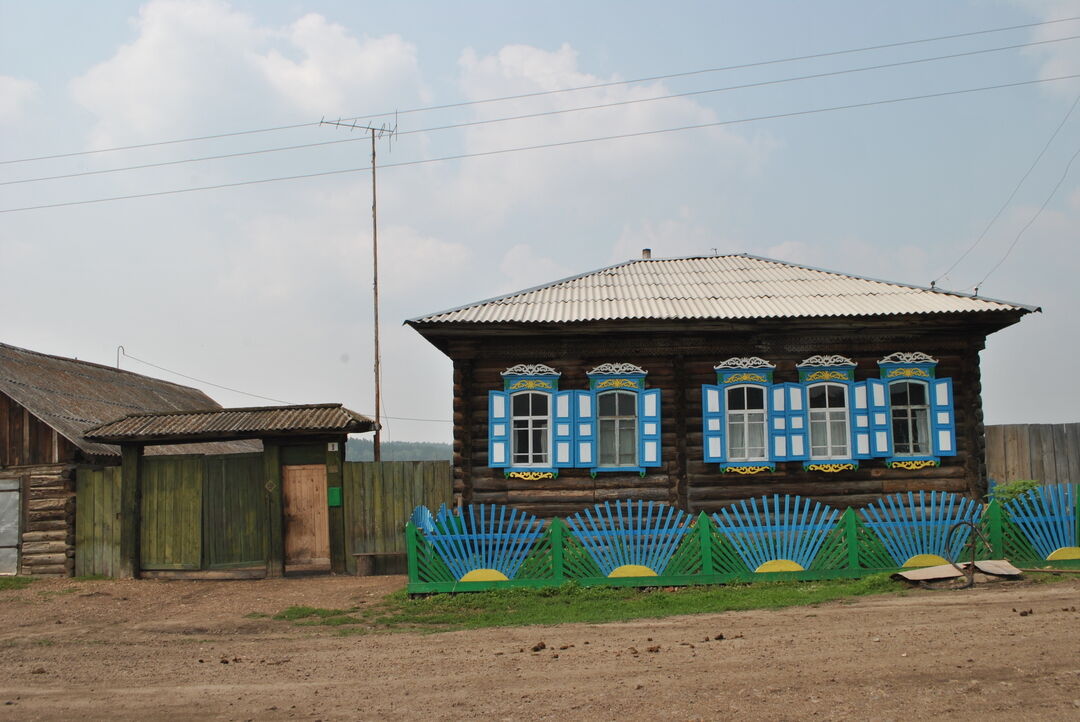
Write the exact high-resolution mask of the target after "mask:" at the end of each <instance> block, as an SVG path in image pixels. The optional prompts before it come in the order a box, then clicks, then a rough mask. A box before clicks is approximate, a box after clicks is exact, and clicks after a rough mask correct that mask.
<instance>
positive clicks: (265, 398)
mask: <svg viewBox="0 0 1080 722" xmlns="http://www.w3.org/2000/svg"><path fill="white" fill-rule="evenodd" d="M120 354H121V355H122V356H123V357H124V358H129V359H131V360H132V361H138V362H139V363H141V364H146V365H147V366H151V367H153V368H156V369H157V370H158V371H164V372H166V373H170V374H173V375H174V376H179V377H181V378H185V379H187V380H189V381H195V382H196V383H200V384H205V385H206V386H213V387H214V388H216V389H222V390H224V391H231V392H232V393H234V394H240V395H242V396H250V397H251V398H253V399H262V400H263V401H273V402H274V403H276V404H285V405H286V406H297V405H298V404H296V403H294V402H292V401H283V400H281V399H274V398H271V397H269V396H260V395H259V394H252V393H249V392H247V391H241V390H240V389H234V388H232V387H231V386H222V385H221V384H215V383H214V382H213V381H207V380H205V379H198V378H195V377H194V376H188V375H187V374H182V373H180V372H179V371H173V370H172V369H167V368H165V367H164V366H158V365H157V364H155V363H150V362H149V361H144V360H143V359H141V358H138V357H136V356H132V355H131V354H129V353H128V352H127V351H120ZM383 418H387V419H396V420H398V421H431V422H434V423H439V424H452V423H454V422H453V421H452V420H450V419H418V418H412V417H408V416H384V417H383Z"/></svg>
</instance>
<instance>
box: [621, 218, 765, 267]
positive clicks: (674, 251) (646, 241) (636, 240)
mask: <svg viewBox="0 0 1080 722" xmlns="http://www.w3.org/2000/svg"><path fill="white" fill-rule="evenodd" d="M645 248H648V249H649V250H650V251H652V257H653V258H680V257H684V256H709V255H714V251H715V253H717V254H725V253H739V252H740V251H742V250H744V249H743V248H742V247H741V246H740V243H739V242H738V241H733V240H725V239H722V238H718V237H717V235H716V233H715V232H714V231H713V229H711V228H709V227H708V226H707V225H706V224H704V223H702V222H700V221H698V220H697V219H695V217H694V213H693V211H692V210H691V209H690V208H689V207H688V206H683V207H682V208H680V209H679V210H678V215H677V216H676V217H675V218H667V219H663V220H660V221H652V220H644V221H641V222H639V223H635V224H626V225H624V226H623V229H622V234H621V235H620V236H619V239H618V240H617V241H616V242H615V245H614V246H613V248H612V253H611V262H612V263H619V262H621V261H625V260H628V259H631V258H637V257H640V255H641V252H642V250H643V249H645Z"/></svg>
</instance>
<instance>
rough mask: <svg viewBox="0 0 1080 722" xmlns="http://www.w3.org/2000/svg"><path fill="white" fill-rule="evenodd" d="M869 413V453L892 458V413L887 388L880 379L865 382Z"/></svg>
mask: <svg viewBox="0 0 1080 722" xmlns="http://www.w3.org/2000/svg"><path fill="white" fill-rule="evenodd" d="M866 397H867V401H868V402H869V412H870V451H871V453H872V455H873V456H876V457H885V456H892V423H891V421H892V411H891V410H890V409H889V386H888V384H886V383H885V382H884V381H882V380H881V379H867V380H866Z"/></svg>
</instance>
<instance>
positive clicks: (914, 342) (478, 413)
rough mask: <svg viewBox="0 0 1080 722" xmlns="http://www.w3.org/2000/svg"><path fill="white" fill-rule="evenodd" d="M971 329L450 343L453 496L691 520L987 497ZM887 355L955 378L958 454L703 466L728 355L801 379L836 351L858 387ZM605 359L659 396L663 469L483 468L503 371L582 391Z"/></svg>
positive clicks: (894, 326)
mask: <svg viewBox="0 0 1080 722" xmlns="http://www.w3.org/2000/svg"><path fill="white" fill-rule="evenodd" d="M984 339H985V333H984V332H982V331H980V330H978V329H966V330H964V329H957V328H952V329H940V330H938V331H935V332H932V333H914V332H912V331H911V330H910V326H909V327H908V328H904V326H903V324H901V323H897V322H892V323H890V324H885V325H883V327H869V328H867V327H863V328H859V329H854V328H852V329H844V328H840V327H837V328H834V329H827V330H819V331H814V330H810V329H805V328H804V329H800V328H797V327H793V328H791V329H790V331H788V332H787V333H784V332H782V331H778V330H776V329H772V330H770V331H769V332H757V333H755V332H753V331H752V330H745V331H741V332H740V331H736V332H725V331H715V332H709V331H697V332H695V331H688V332H679V331H672V332H665V333H655V332H654V333H640V332H636V333H628V332H625V331H620V330H618V329H617V327H615V326H614V325H611V326H609V327H608V328H606V329H603V328H597V329H593V332H592V333H558V334H555V333H544V334H536V335H530V336H522V335H513V334H509V333H506V334H502V335H499V336H491V337H482V336H481V337H478V336H473V337H472V338H470V339H467V340H466V339H461V340H448V341H447V342H446V343H445V346H444V347H445V349H446V351H447V353H448V355H450V356H451V358H453V359H454V360H455V361H454V387H453V388H454V424H455V433H454V489H455V493H456V494H458V495H461V496H462V497H463V500H464V501H465V502H467V503H469V502H474V503H497V504H508V505H511V506H514V507H517V508H519V509H522V510H525V511H529V512H531V513H534V514H537V515H540V516H543V517H551V516H556V515H565V514H570V513H574V512H576V511H578V510H580V509H582V508H584V507H587V506H590V505H592V504H594V503H597V502H602V501H605V500H615V499H626V498H632V499H654V500H657V501H664V502H668V503H672V504H677V505H678V506H680V507H681V508H684V509H686V510H688V511H690V512H698V511H712V510H714V509H718V508H720V507H722V506H724V505H726V504H730V503H732V502H734V501H736V500H738V499H744V498H747V497H751V496H757V495H761V494H771V493H780V494H785V493H787V494H801V495H803V496H808V497H811V498H814V499H817V500H820V501H823V502H826V503H829V504H833V505H837V506H841V507H842V506H863V505H866V504H868V503H871V502H873V501H874V500H876V499H878V498H880V496H882V495H883V494H889V493H893V492H897V491H908V490H919V489H925V490H940V491H952V492H959V493H965V494H969V495H972V496H979V495H981V494H983V493H985V488H984V486H985V466H984V454H983V451H984V449H983V424H982V406H981V381H980V373H979V351H980V350H981V349H982V347H983V344H984ZM895 351H922V352H925V353H928V354H930V355H931V356H934V357H935V358H937V359H938V361H939V363H938V367H937V373H938V376H940V377H950V378H952V379H953V382H954V390H955V401H954V404H955V413H956V426H957V447H958V454H957V455H956V456H953V457H946V458H944V459H943V460H942V466H940V467H938V468H931V469H923V470H919V471H907V470H903V469H895V470H894V469H888V468H886V467H885V465H884V462H883V460H881V459H872V460H865V461H862V462H861V464H860V468H859V469H858V470H857V471H845V472H840V473H834V474H828V473H823V472H807V471H804V470H803V469H802V463H801V462H789V463H780V464H778V465H777V470H776V472H775V473H771V474H770V473H766V474H758V475H754V476H739V475H734V474H726V475H725V474H722V473H720V471H719V468H718V466H717V465H716V464H706V463H705V462H704V461H703V458H704V457H703V449H702V443H703V438H702V410H701V385H702V384H706V383H715V379H716V375H715V372H714V370H713V366H714V365H716V364H717V363H720V362H721V361H724V360H725V359H728V358H730V357H732V356H760V357H762V358H764V359H766V360H768V361H770V362H772V363H774V364H776V366H777V368H776V371H775V380H776V381H777V382H781V381H797V380H798V378H797V373H796V369H795V364H796V363H798V362H800V361H802V360H803V359H805V358H807V357H809V356H811V355H814V354H841V355H844V356H848V357H850V358H851V359H852V360H854V361H856V362H857V363H858V366H857V368H856V380H863V379H866V378H870V377H874V378H877V377H878V376H879V371H878V365H877V361H878V360H879V359H881V358H882V357H884V356H886V355H888V354H890V353H893V352H895ZM604 362H629V363H632V364H636V365H638V366H640V367H642V368H643V369H645V370H646V371H648V376H647V386H648V387H650V388H657V387H659V388H661V389H662V390H663V391H662V414H663V415H662V434H663V437H662V442H663V457H662V458H663V462H664V464H663V466H662V467H658V468H657V469H655V470H651V471H650V473H648V474H646V476H644V477H641V476H639V475H638V474H637V473H632V474H628V475H623V474H617V473H600V474H598V475H597V477H596V478H595V479H593V478H591V477H590V474H589V472H588V470H587V469H561V470H560V472H559V476H558V478H557V479H554V480H543V481H540V482H535V481H522V480H518V479H506V478H504V474H503V470H502V469H492V468H489V467H488V466H487V463H488V460H487V432H488V424H487V394H488V391H490V390H492V389H501V388H502V377H501V376H500V372H502V371H504V370H505V369H506V368H508V367H509V366H512V365H514V364H517V363H544V364H548V365H550V366H552V367H554V368H555V369H556V370H557V371H560V372H562V376H561V378H560V379H559V388H560V389H584V388H588V383H587V381H588V379H587V376H586V373H587V371H589V370H590V369H592V368H593V367H595V366H597V365H599V364H601V363H604Z"/></svg>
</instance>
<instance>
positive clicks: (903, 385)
mask: <svg viewBox="0 0 1080 722" xmlns="http://www.w3.org/2000/svg"><path fill="white" fill-rule="evenodd" d="M926 395H927V389H926V384H925V383H923V382H921V381H893V382H892V383H891V384H889V401H890V402H891V406H892V432H893V453H894V454H895V455H896V456H927V455H929V454H930V451H931V450H930V407H929V406H928V405H927V403H926Z"/></svg>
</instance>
